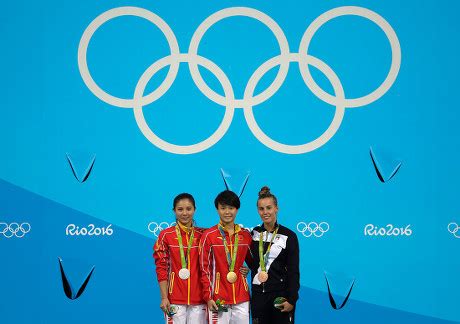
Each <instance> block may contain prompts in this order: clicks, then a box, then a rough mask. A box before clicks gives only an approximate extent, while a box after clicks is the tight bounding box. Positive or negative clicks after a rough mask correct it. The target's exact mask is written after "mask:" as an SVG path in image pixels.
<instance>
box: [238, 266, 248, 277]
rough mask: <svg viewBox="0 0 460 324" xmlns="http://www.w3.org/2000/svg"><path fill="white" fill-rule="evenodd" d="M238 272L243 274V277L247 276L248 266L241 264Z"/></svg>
mask: <svg viewBox="0 0 460 324" xmlns="http://www.w3.org/2000/svg"><path fill="white" fill-rule="evenodd" d="M240 272H241V274H242V275H243V276H244V277H247V276H248V273H249V268H248V267H245V266H242V267H241V268H240Z"/></svg>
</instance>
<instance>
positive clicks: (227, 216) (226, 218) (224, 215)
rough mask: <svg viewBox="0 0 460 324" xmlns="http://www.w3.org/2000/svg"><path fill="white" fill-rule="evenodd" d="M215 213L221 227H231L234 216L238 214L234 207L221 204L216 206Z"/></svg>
mask: <svg viewBox="0 0 460 324" xmlns="http://www.w3.org/2000/svg"><path fill="white" fill-rule="evenodd" d="M217 213H218V214H219V217H220V222H221V223H222V225H224V226H226V225H231V224H233V223H234V222H235V218H236V214H237V213H238V209H236V207H233V206H230V205H224V204H221V203H218V204H217Z"/></svg>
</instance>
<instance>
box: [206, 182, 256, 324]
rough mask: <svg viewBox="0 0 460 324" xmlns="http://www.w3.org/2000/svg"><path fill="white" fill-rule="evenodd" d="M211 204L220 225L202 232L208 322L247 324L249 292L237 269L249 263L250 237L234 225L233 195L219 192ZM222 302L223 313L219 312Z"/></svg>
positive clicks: (236, 205) (237, 204) (235, 205)
mask: <svg viewBox="0 0 460 324" xmlns="http://www.w3.org/2000/svg"><path fill="white" fill-rule="evenodd" d="M214 204H215V206H216V209H217V213H218V214H219V218H220V221H219V223H218V224H217V225H215V226H213V227H211V228H209V229H207V230H206V231H204V233H203V235H202V238H201V243H200V246H201V248H200V266H201V282H202V284H203V298H204V300H205V301H206V302H207V304H208V309H209V311H210V312H209V322H210V323H211V324H216V323H218V324H224V323H225V324H229V323H230V324H249V289H248V283H247V281H246V276H245V274H244V272H243V271H240V269H241V268H242V267H243V263H244V261H245V260H247V261H248V262H251V261H250V260H251V257H250V255H248V254H249V253H250V250H249V248H250V245H251V242H252V238H251V234H250V233H249V232H248V231H247V230H246V229H243V228H241V227H240V226H239V225H237V224H235V217H236V214H237V213H238V209H239V208H240V200H239V198H238V196H237V195H236V194H235V193H234V192H232V191H229V190H226V191H223V192H221V193H220V194H219V195H218V196H217V197H216V199H215V201H214ZM222 302H223V303H224V304H225V306H227V310H226V311H219V304H221V303H222Z"/></svg>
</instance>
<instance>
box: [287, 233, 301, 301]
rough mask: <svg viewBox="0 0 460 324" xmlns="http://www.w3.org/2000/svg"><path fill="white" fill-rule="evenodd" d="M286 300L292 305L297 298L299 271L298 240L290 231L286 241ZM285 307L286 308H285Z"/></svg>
mask: <svg viewBox="0 0 460 324" xmlns="http://www.w3.org/2000/svg"><path fill="white" fill-rule="evenodd" d="M286 268H287V296H286V298H287V301H288V303H289V304H291V305H292V306H294V305H295V303H296V302H297V299H299V288H300V271H299V241H298V240H297V235H296V234H295V233H294V232H291V233H290V235H289V238H288V242H287V264H286ZM285 309H286V308H285Z"/></svg>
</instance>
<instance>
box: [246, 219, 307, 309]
mask: <svg viewBox="0 0 460 324" xmlns="http://www.w3.org/2000/svg"><path fill="white" fill-rule="evenodd" d="M276 226H279V229H278V233H277V235H276V237H275V238H274V240H273V243H272V247H271V249H270V252H269V261H268V264H267V265H266V267H267V266H268V267H269V268H268V271H267V273H268V280H267V281H266V282H265V283H262V284H255V283H254V277H255V276H257V273H258V272H259V270H260V269H259V235H260V233H263V234H264V235H263V236H262V237H263V239H264V250H263V253H264V254H265V252H266V251H267V248H268V245H269V244H270V239H271V238H272V236H270V235H269V236H268V239H267V233H265V231H266V230H265V228H264V227H263V225H261V226H256V227H255V228H254V229H253V230H252V232H251V234H252V243H251V254H252V262H251V264H249V267H250V268H251V279H252V280H251V282H252V291H253V292H256V293H274V292H276V293H278V296H282V297H285V298H286V299H287V300H288V302H289V303H290V304H292V305H294V306H295V304H296V302H297V299H299V288H300V273H299V241H298V240H297V235H296V234H295V233H294V232H293V231H291V230H290V229H288V228H287V227H284V226H282V225H278V224H275V228H276ZM272 233H273V232H272Z"/></svg>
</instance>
